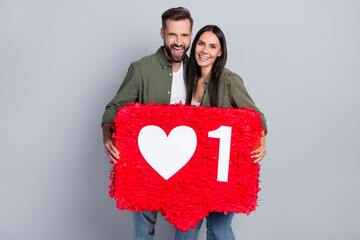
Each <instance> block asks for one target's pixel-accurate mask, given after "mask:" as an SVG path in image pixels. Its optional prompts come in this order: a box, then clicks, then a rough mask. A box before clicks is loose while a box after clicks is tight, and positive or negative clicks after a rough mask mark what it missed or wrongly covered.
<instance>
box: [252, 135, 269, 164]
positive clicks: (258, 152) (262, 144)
mask: <svg viewBox="0 0 360 240" xmlns="http://www.w3.org/2000/svg"><path fill="white" fill-rule="evenodd" d="M262 135H263V136H262V137H261V139H260V147H259V148H258V149H256V150H255V151H252V152H251V154H253V155H252V156H251V157H252V158H256V159H255V161H254V163H257V162H261V160H263V158H264V157H265V154H266V148H265V132H262Z"/></svg>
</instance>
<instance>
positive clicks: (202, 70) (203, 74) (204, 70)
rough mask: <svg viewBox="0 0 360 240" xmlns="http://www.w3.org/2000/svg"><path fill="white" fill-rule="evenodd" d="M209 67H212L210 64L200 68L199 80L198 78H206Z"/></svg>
mask: <svg viewBox="0 0 360 240" xmlns="http://www.w3.org/2000/svg"><path fill="white" fill-rule="evenodd" d="M211 67H212V66H208V67H202V68H201V75H200V78H199V80H200V79H202V80H203V81H205V80H206V78H207V77H208V76H209V73H210V71H211Z"/></svg>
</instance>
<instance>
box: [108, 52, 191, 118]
mask: <svg viewBox="0 0 360 240" xmlns="http://www.w3.org/2000/svg"><path fill="white" fill-rule="evenodd" d="M187 63H188V58H187V56H186V57H185V59H184V64H183V68H184V80H185V83H186V79H187V78H186V74H185V73H187V65H188V64H187ZM171 84H172V65H171V63H170V61H169V60H168V59H167V58H166V56H165V54H164V51H163V47H160V48H159V49H158V51H157V52H156V53H154V54H152V55H150V56H147V57H144V58H142V59H140V60H139V61H137V62H133V63H131V65H130V67H129V69H128V72H127V74H126V77H125V79H124V81H123V83H122V84H121V86H120V89H119V91H118V92H117V94H116V96H115V97H114V98H113V99H112V100H111V101H110V103H109V104H108V105H107V106H106V109H105V112H104V115H103V118H102V125H103V124H104V123H108V122H112V121H113V120H114V118H115V114H116V112H117V109H118V108H120V107H122V106H123V105H126V104H129V103H132V102H139V103H143V104H144V103H153V102H154V103H155V104H160V105H162V104H165V103H170V97H171Z"/></svg>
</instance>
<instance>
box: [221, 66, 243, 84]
mask: <svg viewBox="0 0 360 240" xmlns="http://www.w3.org/2000/svg"><path fill="white" fill-rule="evenodd" d="M221 78H222V79H223V80H224V81H226V82H229V83H231V82H241V83H243V80H242V79H241V77H240V76H239V75H238V74H237V73H234V72H232V71H231V70H230V69H228V68H224V70H223V72H222V73H221Z"/></svg>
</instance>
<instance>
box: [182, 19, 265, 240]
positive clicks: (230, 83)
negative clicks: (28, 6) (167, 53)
mask: <svg viewBox="0 0 360 240" xmlns="http://www.w3.org/2000/svg"><path fill="white" fill-rule="evenodd" d="M226 60H227V48H226V41H225V36H224V33H223V32H222V31H221V29H220V28H219V27H217V26H215V25H207V26H205V27H203V28H202V29H200V30H199V32H198V33H197V34H196V36H195V38H194V41H193V44H192V47H191V52H190V59H189V66H188V84H187V101H186V102H187V104H192V105H196V106H200V105H201V106H205V107H207V106H211V107H221V108H228V107H230V106H231V107H234V108H241V107H246V108H256V106H255V104H254V102H253V100H252V99H251V97H250V96H249V94H248V92H247V90H246V88H245V86H244V83H243V81H242V79H241V78H240V77H239V76H238V75H237V74H235V73H233V72H231V71H230V70H228V69H226V68H224V67H225V63H226ZM256 110H257V111H259V110H258V109H257V108H256ZM260 115H261V122H262V124H263V127H264V128H265V129H266V120H265V118H264V115H263V114H262V113H261V112H260ZM264 136H265V133H263V137H262V139H261V146H260V148H258V149H256V150H255V151H253V152H252V154H253V155H252V158H254V160H255V162H260V161H261V160H262V159H263V158H264V156H265V153H266V149H265V137H264ZM233 216H234V213H227V215H225V214H224V213H219V212H211V213H210V214H209V216H207V217H206V229H207V231H206V234H207V238H206V239H207V240H215V239H216V240H228V239H229V240H232V239H235V237H234V233H233V231H232V228H231V221H232V218H233ZM201 224H202V221H201V222H199V223H198V225H197V226H196V228H195V229H191V230H189V231H188V232H183V233H180V232H179V231H176V235H175V239H187V240H192V239H197V234H198V231H199V229H200V226H201Z"/></svg>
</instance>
